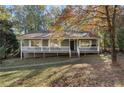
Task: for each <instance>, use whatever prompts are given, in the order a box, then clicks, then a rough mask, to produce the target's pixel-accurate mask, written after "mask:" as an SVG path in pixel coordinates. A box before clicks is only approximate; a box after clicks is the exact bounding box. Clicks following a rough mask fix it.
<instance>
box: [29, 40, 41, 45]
mask: <svg viewBox="0 0 124 93" xmlns="http://www.w3.org/2000/svg"><path fill="white" fill-rule="evenodd" d="M40 42H41V40H31V46H40V45H41V43H40Z"/></svg>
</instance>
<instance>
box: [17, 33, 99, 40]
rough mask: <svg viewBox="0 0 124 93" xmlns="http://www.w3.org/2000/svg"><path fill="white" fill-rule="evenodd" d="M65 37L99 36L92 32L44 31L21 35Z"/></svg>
mask: <svg viewBox="0 0 124 93" xmlns="http://www.w3.org/2000/svg"><path fill="white" fill-rule="evenodd" d="M52 37H53V38H59V37H63V38H65V39H97V38H99V37H98V36H97V35H96V34H94V33H92V32H63V33H54V32H42V33H30V34H24V35H21V36H20V38H19V39H50V38H52Z"/></svg>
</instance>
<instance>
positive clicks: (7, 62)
mask: <svg viewBox="0 0 124 93" xmlns="http://www.w3.org/2000/svg"><path fill="white" fill-rule="evenodd" d="M67 59H69V58H68V57H48V58H27V59H22V60H21V59H20V58H12V59H8V60H4V61H3V64H2V65H0V66H1V67H3V66H4V67H8V66H20V65H30V64H40V63H48V62H58V61H64V60H67Z"/></svg>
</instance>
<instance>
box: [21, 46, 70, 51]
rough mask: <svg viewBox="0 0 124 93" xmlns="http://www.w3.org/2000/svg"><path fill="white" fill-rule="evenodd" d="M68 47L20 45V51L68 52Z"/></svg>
mask: <svg viewBox="0 0 124 93" xmlns="http://www.w3.org/2000/svg"><path fill="white" fill-rule="evenodd" d="M69 49H70V48H69V47H65V46H63V47H61V48H58V47H48V46H42V47H34V46H32V47H27V46H23V47H22V52H28V53H34V52H35V53H42V52H69Z"/></svg>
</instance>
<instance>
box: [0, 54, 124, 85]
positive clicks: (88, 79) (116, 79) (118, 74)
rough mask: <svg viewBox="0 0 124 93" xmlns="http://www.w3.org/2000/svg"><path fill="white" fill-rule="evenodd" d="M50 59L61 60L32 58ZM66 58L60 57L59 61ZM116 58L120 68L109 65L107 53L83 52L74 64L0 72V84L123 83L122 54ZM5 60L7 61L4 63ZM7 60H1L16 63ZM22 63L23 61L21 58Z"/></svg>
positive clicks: (123, 58) (57, 59) (123, 64)
mask: <svg viewBox="0 0 124 93" xmlns="http://www.w3.org/2000/svg"><path fill="white" fill-rule="evenodd" d="M50 59H51V61H52V62H53V61H55V62H57V61H61V58H59V57H57V58H53V59H54V60H53V59H52V58H46V59H44V60H43V61H42V60H41V59H35V60H34V61H36V60H40V61H41V62H42V63H43V62H47V61H46V60H50ZM55 59H56V60H55ZM67 59H68V58H67ZM67 59H66V58H62V60H67ZM118 59H119V62H120V64H121V65H120V67H113V66H112V65H110V63H111V60H110V55H86V56H82V57H81V58H80V60H78V61H75V62H74V63H73V64H72V63H67V64H58V65H51V66H42V67H41V68H33V67H32V68H30V69H28V68H25V69H19V70H12V71H9V70H8V71H0V86H36V87H37V86H40V87H42V86H64V87H65V86H92V87H94V86H124V55H119V56H118ZM7 61H8V63H10V64H8V65H7ZM7 61H6V64H5V63H4V65H6V66H12V65H15V64H13V63H17V62H18V60H17V62H14V61H12V60H11V61H12V62H13V63H11V62H10V61H9V60H7ZM27 61H29V62H31V63H35V62H33V60H32V59H25V62H27ZM40 61H39V62H40ZM51 61H48V62H51ZM29 62H27V63H29ZM20 63H21V62H20ZM20 63H17V64H20ZM22 63H23V64H24V62H23V61H22ZM27 63H26V64H27ZM17 64H16V65H17ZM21 65H22V64H21Z"/></svg>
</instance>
